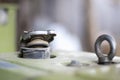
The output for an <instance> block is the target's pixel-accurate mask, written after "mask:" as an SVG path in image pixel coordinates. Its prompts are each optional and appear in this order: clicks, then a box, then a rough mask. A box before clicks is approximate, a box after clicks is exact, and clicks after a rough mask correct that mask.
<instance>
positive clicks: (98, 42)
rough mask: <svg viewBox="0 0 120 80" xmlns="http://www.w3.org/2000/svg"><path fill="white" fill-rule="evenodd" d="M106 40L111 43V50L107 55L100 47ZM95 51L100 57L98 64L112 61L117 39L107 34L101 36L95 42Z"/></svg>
mask: <svg viewBox="0 0 120 80" xmlns="http://www.w3.org/2000/svg"><path fill="white" fill-rule="evenodd" d="M104 40H106V41H107V42H108V43H109V45H110V51H109V53H108V55H105V54H104V53H103V52H102V51H101V49H100V46H101V44H102V42H103V41H104ZM95 53H96V55H97V57H98V64H109V63H112V59H113V57H114V56H115V53H116V41H115V40H114V38H113V37H111V36H110V35H106V34H104V35H101V36H99V37H98V38H97V40H96V42H95Z"/></svg>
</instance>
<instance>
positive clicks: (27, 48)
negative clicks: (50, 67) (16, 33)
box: [19, 30, 56, 59]
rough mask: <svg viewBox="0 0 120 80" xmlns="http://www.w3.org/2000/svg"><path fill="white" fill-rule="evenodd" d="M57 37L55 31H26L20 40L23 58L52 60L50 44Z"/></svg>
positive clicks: (20, 55)
mask: <svg viewBox="0 0 120 80" xmlns="http://www.w3.org/2000/svg"><path fill="white" fill-rule="evenodd" d="M54 36H56V34H55V32H54V31H51V30H47V31H29V32H28V31H24V34H23V35H22V37H21V40H20V52H21V53H20V54H19V57H21V58H34V59H38V58H40V59H46V58H50V47H49V43H50V42H51V41H53V39H54Z"/></svg>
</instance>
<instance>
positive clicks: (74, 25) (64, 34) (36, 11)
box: [0, 0, 120, 55]
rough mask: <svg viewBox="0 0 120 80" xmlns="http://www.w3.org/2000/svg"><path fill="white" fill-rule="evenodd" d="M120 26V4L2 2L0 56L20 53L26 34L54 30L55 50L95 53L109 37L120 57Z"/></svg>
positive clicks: (100, 0)
mask: <svg viewBox="0 0 120 80" xmlns="http://www.w3.org/2000/svg"><path fill="white" fill-rule="evenodd" d="M119 26H120V0H0V52H14V51H16V50H19V39H20V36H21V34H22V33H23V31H25V30H27V31H33V30H48V29H52V30H55V31H56V34H57V36H56V37H55V40H54V41H53V42H52V47H53V50H67V51H88V52H93V51H94V43H95V40H96V38H97V37H98V36H99V35H101V34H109V35H112V36H113V37H114V38H115V40H116V41H117V55H120V49H119V48H120V45H119V44H120V41H119V40H120V36H119V35H120V30H119ZM106 45H107V44H106ZM104 49H105V50H108V47H104Z"/></svg>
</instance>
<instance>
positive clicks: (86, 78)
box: [0, 51, 120, 80]
mask: <svg viewBox="0 0 120 80" xmlns="http://www.w3.org/2000/svg"><path fill="white" fill-rule="evenodd" d="M18 53H19V52H16V53H6V54H0V79H1V80H119V79H120V76H119V75H120V64H119V63H120V57H115V58H114V59H113V62H116V63H114V64H111V65H98V64H97V57H96V55H95V54H94V53H89V52H65V51H56V52H53V53H52V55H54V56H56V57H54V58H50V59H24V58H18V57H17V54H18ZM73 60H74V61H77V62H79V63H78V64H77V65H75V66H68V65H69V64H71V61H73Z"/></svg>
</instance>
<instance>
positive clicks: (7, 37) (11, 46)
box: [0, 4, 17, 52]
mask: <svg viewBox="0 0 120 80" xmlns="http://www.w3.org/2000/svg"><path fill="white" fill-rule="evenodd" d="M0 10H1V11H2V10H3V11H4V12H5V13H2V12H1V14H0V19H3V20H4V18H6V22H5V23H3V24H2V22H1V23H0V52H14V51H15V50H16V41H15V39H16V10H17V7H16V5H14V4H0Z"/></svg>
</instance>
